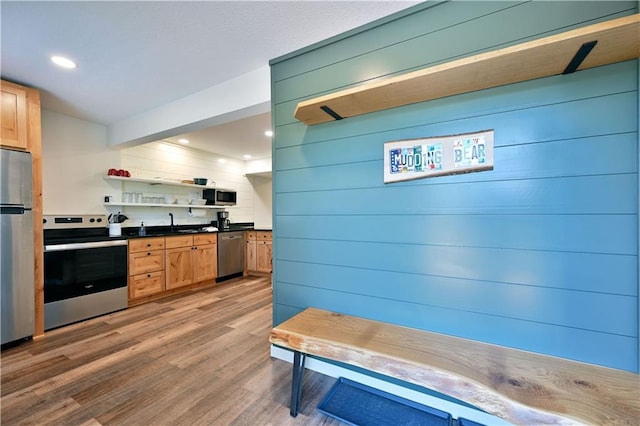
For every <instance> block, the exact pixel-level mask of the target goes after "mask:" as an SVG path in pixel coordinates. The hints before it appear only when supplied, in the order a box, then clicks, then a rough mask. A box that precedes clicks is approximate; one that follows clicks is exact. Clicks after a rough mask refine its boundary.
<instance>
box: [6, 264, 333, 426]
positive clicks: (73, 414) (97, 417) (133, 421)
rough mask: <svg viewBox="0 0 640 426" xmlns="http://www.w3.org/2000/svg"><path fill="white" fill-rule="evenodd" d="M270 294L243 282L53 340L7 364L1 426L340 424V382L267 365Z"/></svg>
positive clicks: (266, 286) (76, 327)
mask: <svg viewBox="0 0 640 426" xmlns="http://www.w3.org/2000/svg"><path fill="white" fill-rule="evenodd" d="M271 325H272V317H271V287H270V281H269V279H267V278H256V277H245V278H240V279H236V280H232V281H227V282H223V283H220V284H217V285H215V286H214V287H211V288H208V289H201V290H193V291H189V292H187V293H184V294H181V295H176V296H172V297H169V298H165V299H162V300H158V301H155V302H151V303H148V304H145V305H140V306H136V307H133V308H130V309H127V310H124V311H121V312H116V313H113V314H110V315H105V316H102V317H99V318H94V319H91V320H88V321H84V322H82V323H78V324H73V325H70V326H67V327H62V328H59V329H57V330H52V331H50V332H47V333H46V334H45V336H44V337H42V338H40V339H37V340H34V341H31V342H25V343H23V344H20V345H18V346H16V347H14V348H10V349H6V350H4V351H3V352H2V354H1V357H0V362H1V367H0V370H1V373H2V374H1V376H2V379H1V389H0V395H1V399H0V422H1V424H2V425H29V424H32V425H65V426H68V425H85V426H93V425H339V424H341V423H340V422H338V421H335V420H333V419H331V418H329V417H327V416H325V415H323V414H322V413H320V412H318V411H317V410H316V406H317V405H318V403H319V402H320V400H321V399H322V397H323V396H324V395H325V393H326V392H327V391H328V390H329V388H330V387H331V386H332V385H333V383H334V382H335V379H333V378H330V377H327V376H324V375H321V374H318V373H315V372H312V371H307V372H306V376H305V383H304V391H303V392H304V397H303V399H302V407H301V412H300V414H299V415H298V417H296V418H292V417H290V416H289V396H290V394H289V392H290V386H291V364H288V363H286V362H283V361H280V360H277V359H272V358H271V357H270V356H269V342H268V336H269V331H270V330H271Z"/></svg>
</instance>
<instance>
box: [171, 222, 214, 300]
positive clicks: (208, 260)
mask: <svg viewBox="0 0 640 426" xmlns="http://www.w3.org/2000/svg"><path fill="white" fill-rule="evenodd" d="M217 241H218V240H217V235H216V234H202V235H188V236H177V237H167V238H166V265H167V270H166V288H167V290H170V289H174V288H179V287H184V286H187V285H190V284H194V283H198V282H202V281H206V280H214V279H215V278H216V273H217V270H218V256H217V254H218V252H217Z"/></svg>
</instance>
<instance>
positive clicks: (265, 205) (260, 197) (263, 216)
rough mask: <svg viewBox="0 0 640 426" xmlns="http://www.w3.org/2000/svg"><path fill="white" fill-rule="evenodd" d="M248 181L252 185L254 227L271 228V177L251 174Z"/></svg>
mask: <svg viewBox="0 0 640 426" xmlns="http://www.w3.org/2000/svg"><path fill="white" fill-rule="evenodd" d="M249 181H251V184H252V185H253V217H254V220H253V222H254V223H255V227H256V229H272V228H273V224H272V223H273V221H272V217H273V213H272V211H271V206H272V204H273V203H272V191H271V187H272V185H271V182H272V181H271V178H267V177H260V176H251V177H249Z"/></svg>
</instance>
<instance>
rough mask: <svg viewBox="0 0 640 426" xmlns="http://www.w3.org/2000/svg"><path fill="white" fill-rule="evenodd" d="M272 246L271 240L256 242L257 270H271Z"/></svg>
mask: <svg viewBox="0 0 640 426" xmlns="http://www.w3.org/2000/svg"><path fill="white" fill-rule="evenodd" d="M272 247H273V244H272V242H271V241H259V242H258V256H257V259H258V260H257V271H258V272H271V257H272Z"/></svg>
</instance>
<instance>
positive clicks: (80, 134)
mask: <svg viewBox="0 0 640 426" xmlns="http://www.w3.org/2000/svg"><path fill="white" fill-rule="evenodd" d="M106 146H107V129H106V127H105V126H102V125H100V124H96V123H91V122H88V121H84V120H79V119H76V118H73V117H69V116H67V115H63V114H58V113H56V112H52V111H48V110H45V109H43V110H42V157H43V161H42V174H43V179H42V181H43V182H42V183H43V185H42V186H43V211H44V214H104V213H105V209H104V207H103V205H102V203H103V200H104V196H105V195H113V189H112V188H110V186H109V184H108V183H107V182H105V181H104V180H103V179H102V176H103V175H105V174H106V173H107V170H108V169H109V168H110V167H120V153H119V152H118V151H115V150H110V149H107V148H106Z"/></svg>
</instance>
